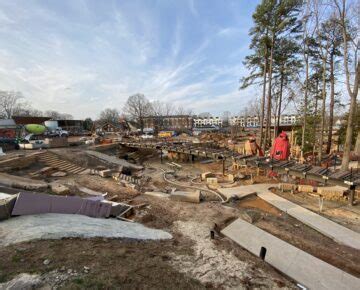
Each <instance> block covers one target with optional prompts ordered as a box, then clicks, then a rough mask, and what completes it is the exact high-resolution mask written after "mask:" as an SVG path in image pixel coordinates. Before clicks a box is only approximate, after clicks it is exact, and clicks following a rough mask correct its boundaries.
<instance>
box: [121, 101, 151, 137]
mask: <svg viewBox="0 0 360 290" xmlns="http://www.w3.org/2000/svg"><path fill="white" fill-rule="evenodd" d="M123 111H124V113H125V114H127V115H129V116H130V118H132V119H133V120H135V121H136V122H137V123H138V124H139V126H140V129H141V132H143V130H144V118H145V117H147V116H149V114H151V111H152V108H151V103H150V102H149V100H148V99H147V98H146V97H145V96H144V95H143V94H135V95H132V96H130V97H129V98H128V99H127V101H126V103H125V106H124V108H123Z"/></svg>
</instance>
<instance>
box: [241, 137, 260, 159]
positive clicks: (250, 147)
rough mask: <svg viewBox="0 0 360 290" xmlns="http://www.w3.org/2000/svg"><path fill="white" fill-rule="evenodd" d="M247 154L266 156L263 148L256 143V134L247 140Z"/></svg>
mask: <svg viewBox="0 0 360 290" xmlns="http://www.w3.org/2000/svg"><path fill="white" fill-rule="evenodd" d="M245 154H246V155H252V156H256V155H259V156H264V153H263V151H262V150H261V148H260V146H259V145H258V144H257V143H256V139H255V137H254V136H251V137H250V138H249V139H248V140H247V141H246V142H245Z"/></svg>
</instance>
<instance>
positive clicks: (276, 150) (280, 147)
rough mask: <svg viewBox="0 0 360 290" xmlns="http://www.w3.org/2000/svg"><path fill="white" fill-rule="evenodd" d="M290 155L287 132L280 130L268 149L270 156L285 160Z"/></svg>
mask: <svg viewBox="0 0 360 290" xmlns="http://www.w3.org/2000/svg"><path fill="white" fill-rule="evenodd" d="M289 156H290V142H289V139H288V136H287V134H286V133H285V132H284V131H282V132H281V133H280V134H279V136H278V137H277V138H276V139H275V141H274V145H273V147H272V148H271V150H270V157H271V158H273V159H276V160H287V159H288V158H289Z"/></svg>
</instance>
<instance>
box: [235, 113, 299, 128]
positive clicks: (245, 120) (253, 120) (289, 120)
mask: <svg viewBox="0 0 360 290" xmlns="http://www.w3.org/2000/svg"><path fill="white" fill-rule="evenodd" d="M299 120H300V116H299V115H294V114H292V115H281V116H280V126H289V125H296V123H298V121H299ZM264 124H266V120H264ZM274 124H275V118H274V117H273V116H272V117H271V126H274ZM230 125H232V126H240V127H259V126H260V118H259V117H258V116H247V117H245V116H234V117H231V118H230Z"/></svg>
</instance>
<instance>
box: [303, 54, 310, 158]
mask: <svg viewBox="0 0 360 290" xmlns="http://www.w3.org/2000/svg"><path fill="white" fill-rule="evenodd" d="M305 74H306V76H305V91H304V112H303V127H302V134H301V157H303V155H304V147H305V131H306V117H307V107H308V87H309V86H308V84H309V56H308V55H306V57H305Z"/></svg>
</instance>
